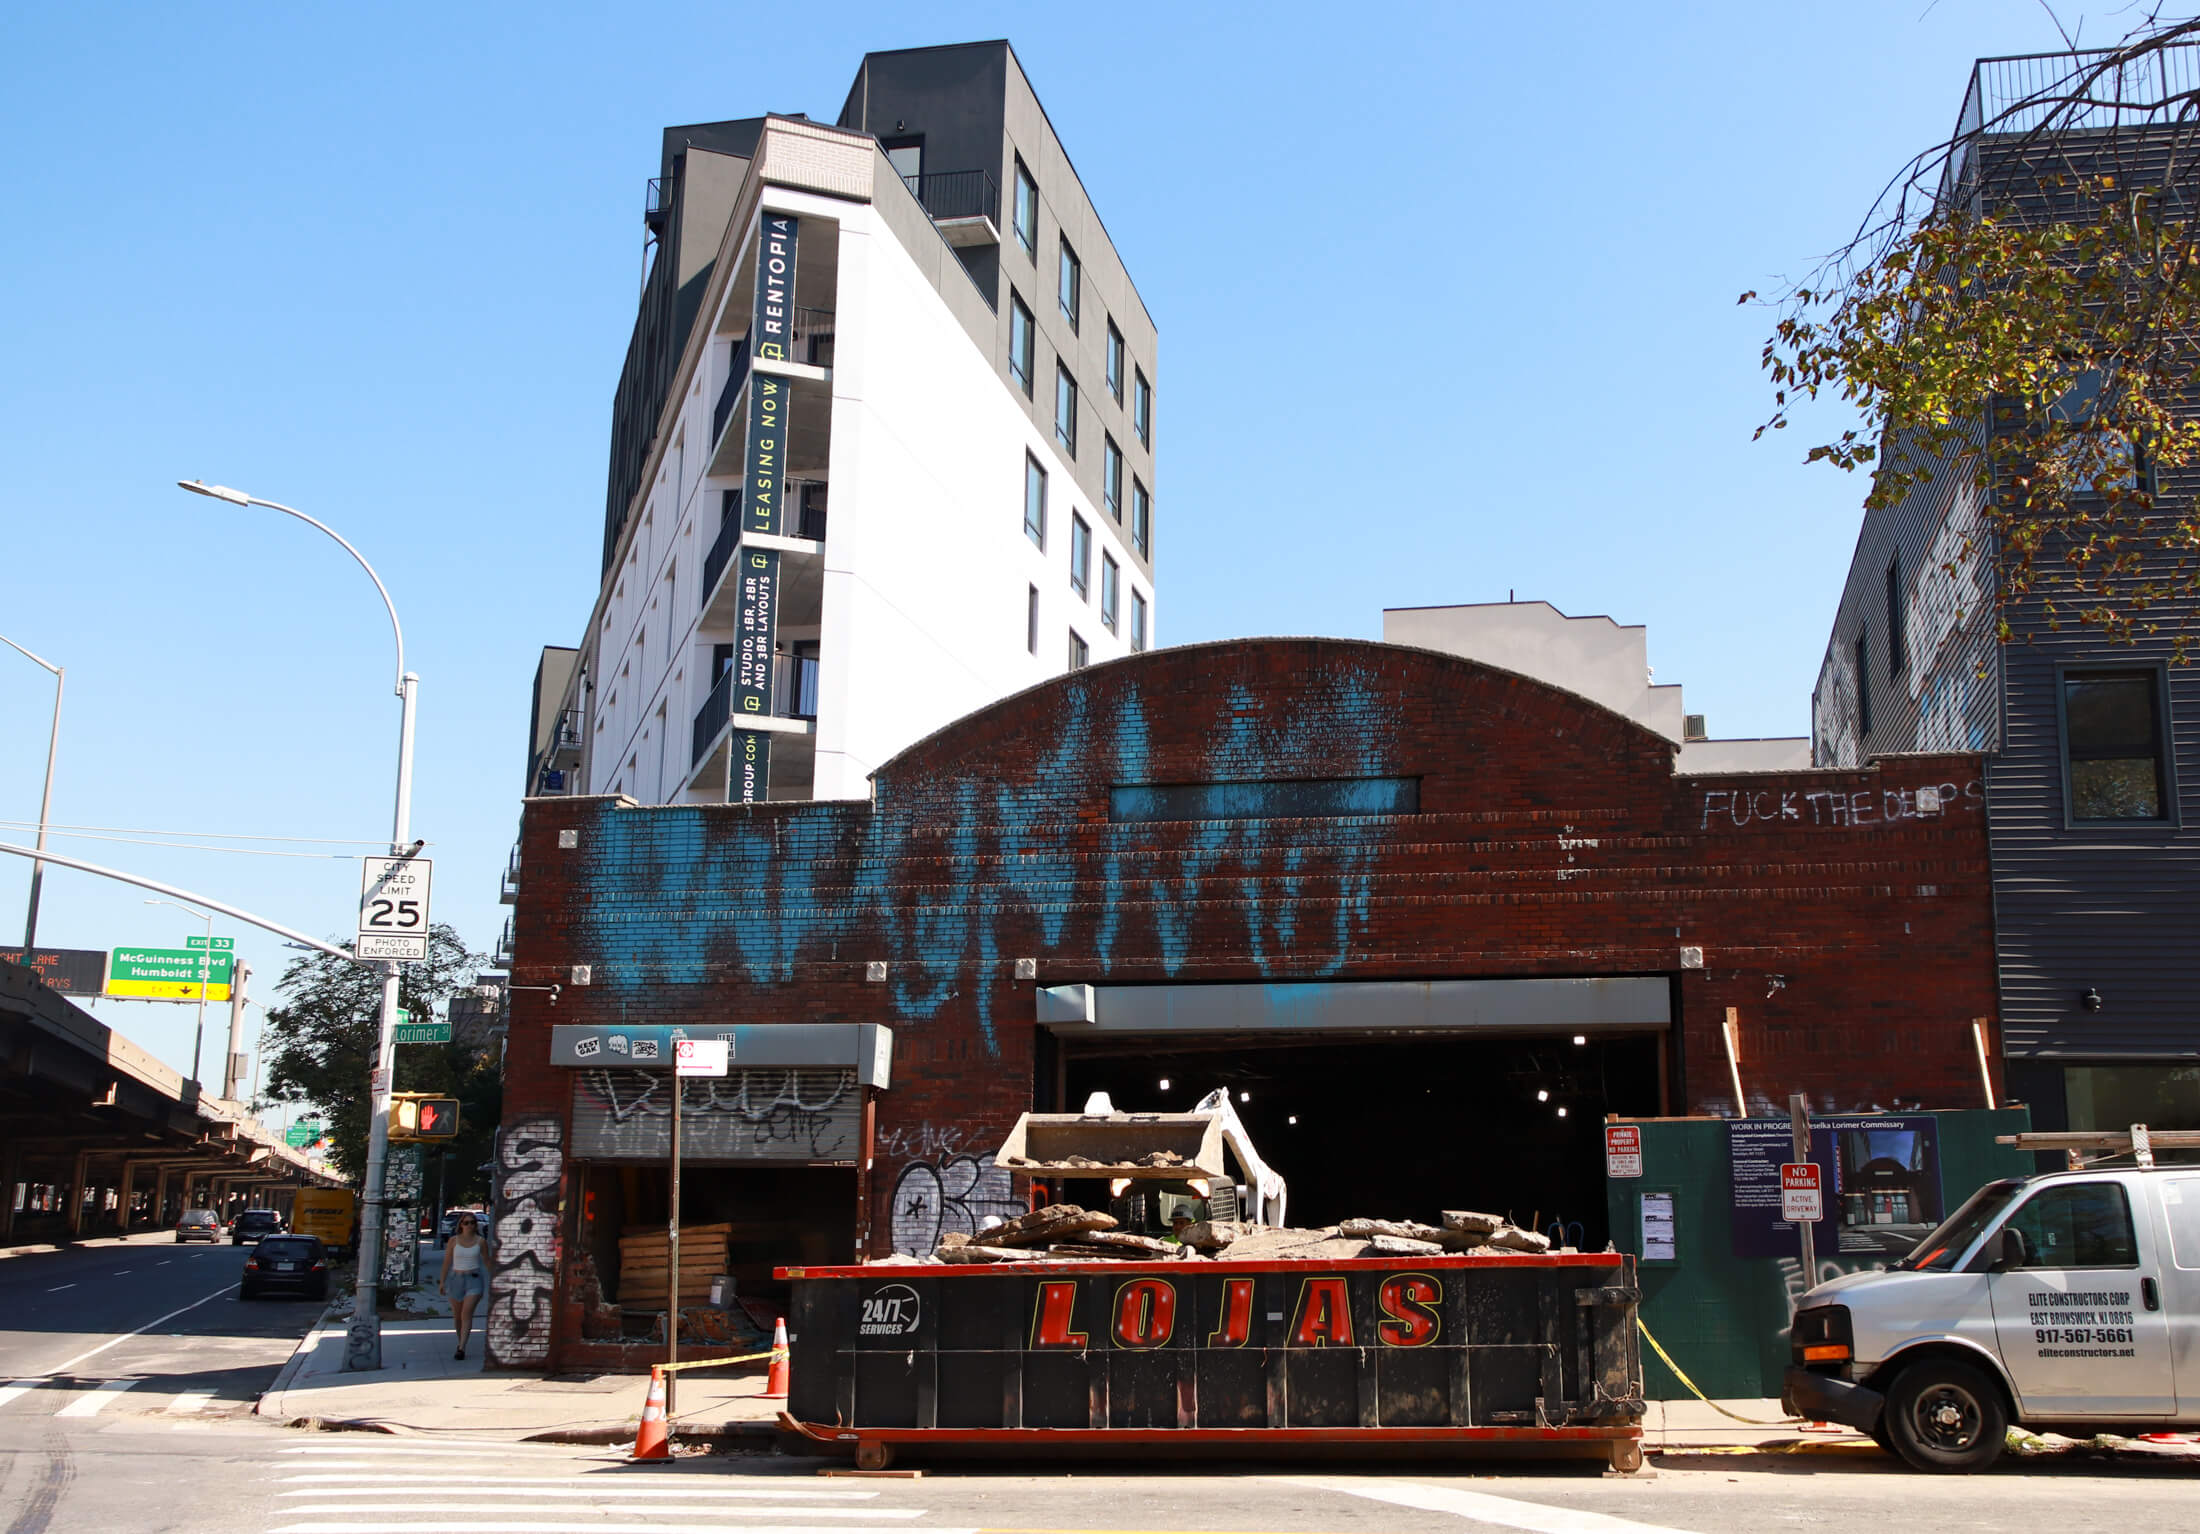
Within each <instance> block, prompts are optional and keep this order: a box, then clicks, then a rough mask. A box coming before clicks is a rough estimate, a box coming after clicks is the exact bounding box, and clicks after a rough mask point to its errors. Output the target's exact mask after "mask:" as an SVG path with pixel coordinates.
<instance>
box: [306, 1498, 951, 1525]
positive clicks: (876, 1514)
mask: <svg viewBox="0 0 2200 1534" xmlns="http://www.w3.org/2000/svg"><path fill="white" fill-rule="evenodd" d="M471 1508H472V1504H471V1503H470V1502H468V1501H449V1502H443V1503H438V1504H435V1505H432V1506H429V1507H424V1508H419V1509H413V1508H407V1509H406V1511H407V1512H413V1511H418V1512H422V1513H440V1514H445V1515H451V1514H456V1515H459V1516H461V1517H463V1516H464V1515H465V1514H466V1513H467V1512H468V1511H469V1510H470V1509H471ZM377 1511H388V1510H387V1509H382V1508H378V1507H377V1506H376V1504H375V1502H374V1500H373V1499H372V1498H366V1499H362V1500H361V1501H358V1502H329V1503H322V1502H316V1503H309V1504H305V1505H302V1506H297V1507H284V1508H279V1509H277V1512H278V1514H279V1515H280V1516H282V1517H285V1518H304V1517H309V1516H321V1515H328V1514H344V1513H368V1514H372V1513H375V1512H377ZM576 1511H578V1509H576V1508H573V1507H571V1506H568V1505H566V1504H564V1503H555V1502H552V1503H544V1504H542V1505H541V1506H539V1507H538V1506H536V1505H534V1504H532V1503H521V1504H519V1505H517V1506H502V1507H498V1508H497V1509H496V1512H497V1514H498V1515H499V1516H500V1517H519V1516H522V1515H525V1514H529V1513H550V1514H562V1515H564V1516H567V1517H570V1516H572V1514H573V1513H575V1512H576ZM591 1511H594V1512H600V1513H618V1514H628V1515H632V1516H634V1517H638V1518H655V1519H660V1520H661V1519H664V1518H669V1517H679V1516H682V1515H688V1516H695V1517H704V1516H715V1517H720V1518H724V1517H734V1518H825V1519H832V1520H839V1519H844V1518H845V1519H855V1518H922V1517H923V1516H924V1509H923V1508H921V1507H910V1508H899V1507H895V1508H887V1507H769V1506H767V1507H725V1506H722V1505H717V1504H713V1505H709V1506H701V1507H696V1506H687V1507H665V1506H662V1505H659V1504H648V1505H645V1506H642V1507H622V1506H620V1505H618V1504H617V1503H616V1502H607V1503H605V1504H604V1505H603V1506H601V1507H597V1508H593V1509H591ZM407 1526H408V1527H411V1528H425V1527H429V1525H425V1524H417V1523H410V1524H408V1525H407ZM482 1527H484V1528H489V1527H494V1525H489V1524H484V1525H482ZM683 1527H684V1525H683ZM742 1527H743V1528H747V1527H750V1525H747V1524H743V1525H742Z"/></svg>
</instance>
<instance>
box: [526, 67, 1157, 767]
mask: <svg viewBox="0 0 2200 1534" xmlns="http://www.w3.org/2000/svg"><path fill="white" fill-rule="evenodd" d="M647 225H648V230H649V239H650V244H651V251H650V253H651V258H652V262H653V264H652V266H651V267H650V271H649V276H648V279H647V282H646V284H645V286H644V289H643V292H642V297H641V305H640V312H639V313H638V314H637V316H636V319H635V326H634V334H633V339H632V342H631V343H630V346H629V348H628V352H627V358H626V363H625V367H624V370H623V372H622V373H621V375H620V379H619V384H618V390H617V395H616V398H615V400H614V403H613V409H612V435H611V454H610V471H609V476H608V485H607V491H606V500H605V507H604V536H603V548H602V567H601V575H602V582H601V587H600V590H599V592H598V596H597V599H596V603H595V606H594V609H593V610H592V611H591V612H590V614H589V617H588V627H587V631H586V633H585V634H584V635H583V636H582V638H581V640H580V643H579V645H578V646H577V653H576V654H575V655H574V656H573V657H572V658H571V660H570V662H569V663H568V662H567V661H565V660H564V659H563V658H562V657H561V658H559V660H558V664H557V666H556V667H554V668H553V669H554V670H561V669H564V667H565V666H566V665H567V664H569V665H570V675H569V677H568V679H567V681H566V685H565V687H564V689H563V692H562V694H561V695H560V696H559V697H558V698H557V699H555V700H551V699H548V698H546V697H538V698H537V700H536V704H535V723H534V731H533V735H532V737H531V739H530V743H529V744H530V756H529V763H528V779H529V786H528V792H529V793H530V794H544V793H583V794H623V795H626V796H628V797H630V798H633V799H635V800H638V801H641V802H643V803H655V804H704V803H720V802H725V801H729V800H731V801H744V800H751V801H752V800H763V799H773V800H800V799H813V798H815V799H858V798H864V797H867V796H868V795H869V793H870V787H869V779H870V775H871V773H872V772H873V771H874V770H875V769H876V768H877V767H878V766H879V765H880V764H881V763H883V762H884V761H886V760H887V759H888V758H890V757H891V756H893V755H894V754H895V753H896V752H898V751H901V750H902V749H904V748H905V747H907V746H909V745H911V744H913V743H914V742H915V741H917V740H919V739H921V738H922V737H924V736H925V735H927V734H929V733H930V732H932V731H933V730H936V729H938V728H940V727H941V726H943V725H945V724H947V723H948V722H949V721H950V720H953V719H956V718H959V717H961V716H963V715H965V714H967V713H970V712H971V711H972V710H974V709H977V708H979V707H981V706H983V705H985V704H987V703H990V702H992V701H994V700H996V699H998V698H1000V697H1003V696H1005V695H1007V694H1009V693H1012V692H1015V691H1018V690H1020V689H1022V688H1025V687H1028V686H1031V685H1033V684H1034V683H1037V682H1039V681H1042V680H1044V679H1045V678H1047V677H1050V676H1054V675H1056V674H1059V673H1061V672H1063V671H1065V670H1070V669H1074V668H1076V667H1079V666H1083V665H1087V664H1090V663H1093V662H1096V661H1101V660H1108V659H1113V658H1116V657H1118V656H1122V655H1125V654H1129V653H1131V652H1133V651H1136V650H1141V649H1144V648H1146V647H1147V646H1148V645H1149V644H1151V643H1152V642H1153V637H1154V634H1155V629H1156V622H1157V611H1156V606H1155V593H1154V581H1153V547H1154V545H1153V540H1154V524H1155V512H1154V492H1155V488H1156V483H1157V481H1156V476H1155V470H1154V462H1155V460H1154V441H1155V439H1154V430H1155V425H1154V423H1155V399H1154V391H1155V384H1156V380H1157V379H1158V377H1159V367H1158V365H1157V360H1156V334H1155V329H1154V323H1153V320H1152V318H1151V316H1149V315H1148V314H1147V312H1146V308H1145V305H1144V303H1143V302H1142V301H1141V300H1140V298H1139V296H1138V291H1137V289H1136V288H1135V287H1134V286H1133V285H1132V282H1131V279H1130V275H1129V273H1128V272H1127V271H1126V270H1125V268H1124V265H1123V262H1122V260H1121V258H1120V257H1119V256H1118V255H1117V253H1116V249H1115V246H1114V243H1113V242H1112V241H1111V240H1110V238H1109V236H1108V233H1107V230H1106V228H1105V227H1104V226H1103V225H1102V223H1101V221H1100V215H1099V213H1098V212H1097V211H1096V210H1095V209H1094V207H1093V205H1092V201H1091V199H1090V198H1089V197H1088V196H1087V195H1086V192H1085V188H1084V186H1083V184H1082V183H1081V182H1080V181H1079V179H1078V176H1077V172H1076V170H1075V168H1074V167H1073V166H1072V165H1071V163H1070V159H1069V155H1068V152H1067V151H1066V150H1065V149H1064V148H1063V146H1062V143H1061V141H1060V139H1059V138H1057V137H1056V135H1055V132H1054V128H1053V125H1052V124H1051V123H1050V122H1049V121H1048V118H1047V115H1046V112H1045V109H1044V108H1043V107H1041V105H1040V104H1039V99H1038V97H1037V95H1036V94H1035V93H1034V92H1033V90H1032V87H1031V84H1030V82H1029V81H1028V80H1027V79H1026V78H1025V75H1024V72H1023V69H1022V66H1021V65H1020V64H1019V63H1018V61H1017V58H1016V55H1015V52H1014V50H1013V49H1011V48H1010V46H1009V45H1008V44H1007V43H1006V42H988V43H972V44H966V45H960V46H954V47H941V48H919V49H909V50H903V51H899V52H892V53H875V54H871V55H868V56H867V57H866V58H865V59H864V61H863V64H862V67H861V68H860V69H859V70H858V71H857V72H856V77H855V81H854V83H853V85H852V86H851V87H850V88H849V91H848V96H847V100H846V102H845V103H844V104H843V106H842V108H841V111H840V115H839V119H838V121H837V122H835V123H833V124H831V125H827V124H825V123H822V122H816V121H812V120H810V119H808V118H806V117H802V116H799V115H797V116H780V115H770V116H763V117H753V118H745V119H740V120H735V121H727V122H716V123H703V124H693V125H688V126H684V127H674V128H668V129H666V130H665V134H664V144H663V152H662V156H661V161H660V164H659V166H658V175H657V178H656V179H655V180H653V181H651V182H650V184H649V199H648V204H647ZM538 691H540V684H539V682H538Z"/></svg>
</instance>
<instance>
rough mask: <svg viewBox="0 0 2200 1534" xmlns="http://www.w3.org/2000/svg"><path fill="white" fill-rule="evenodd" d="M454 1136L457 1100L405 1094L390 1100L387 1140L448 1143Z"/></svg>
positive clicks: (455, 1132) (456, 1127) (456, 1131)
mask: <svg viewBox="0 0 2200 1534" xmlns="http://www.w3.org/2000/svg"><path fill="white" fill-rule="evenodd" d="M457 1133H458V1099H457V1098H455V1097H419V1096H415V1095H412V1094H405V1095H402V1096H396V1097H392V1098H391V1099H390V1138H391V1139H393V1140H448V1139H450V1138H451V1137H452V1136H454V1135H456V1134H457Z"/></svg>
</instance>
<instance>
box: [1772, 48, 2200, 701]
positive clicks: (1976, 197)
mask: <svg viewBox="0 0 2200 1534" xmlns="http://www.w3.org/2000/svg"><path fill="white" fill-rule="evenodd" d="M2066 41H2068V42H2070V43H2071V45H2072V50H2071V51H2070V52H2069V53H2066V54H2057V55H2046V56H2042V57H2039V58H2029V59H2008V60H1982V61H1981V62H1980V64H1979V66H1978V68H1977V70H1976V71H1975V72H1974V74H1973V77H1972V84H1971V89H1970V93H1969V95H1968V96H1967V97H1966V100H1965V104H1964V108H1963V112H1962V114H1961V116H1960V118H1959V120H1958V123H1957V127H1956V131H1955V132H1954V133H1953V134H1952V135H1951V136H1950V137H1949V138H1948V139H1947V140H1946V141H1944V142H1942V143H1940V144H1938V145H1935V146H1933V147H1932V148H1931V149H1929V150H1927V151H1926V152H1924V153H1922V154H1920V155H1919V156H1917V157H1916V158H1915V159H1913V160H1912V161H1911V162H1910V163H1909V164H1908V165H1907V166H1905V167H1904V168H1903V170H1902V171H1901V172H1900V174H1898V175H1897V176H1896V177H1895V178H1894V179H1893V180H1892V181H1891V182H1890V183H1889V185H1888V187H1887V188H1886V190H1885V191H1884V192H1883V193H1882V195H1881V197H1880V199H1879V200H1878V202H1877V203H1875V204H1874V206H1873V207H1872V209H1871V210H1870V213H1869V214H1868V216H1867V217H1866V218H1865V219H1864V221H1863V223H1862V225H1861V226H1860V227H1859V229H1858V230H1857V232H1856V233H1855V235H1854V236H1853V237H1852V238H1851V239H1850V240H1849V241H1848V242H1847V243H1846V244H1845V245H1843V246H1842V247H1841V248H1840V249H1839V250H1837V251H1835V252H1834V253H1833V254H1832V255H1831V256H1829V257H1827V258H1826V259H1825V260H1824V261H1823V262H1822V263H1821V264H1820V265H1819V266H1818V267H1817V269H1816V270H1815V271H1814V272H1813V273H1812V274H1811V275H1810V276H1809V277H1808V278H1806V279H1805V280H1804V281H1802V282H1799V283H1797V284H1795V285H1794V286H1792V287H1791V288H1789V289H1788V290H1787V291H1786V292H1785V293H1783V294H1780V295H1778V296H1776V297H1775V298H1773V299H1771V300H1770V302H1771V304H1772V305H1773V307H1774V308H1775V309H1776V311H1777V313H1778V319H1777V322H1776V324H1775V327H1774V329H1773V333H1772V335H1771V336H1770V338H1769V339H1768V340H1767V341H1766V343H1765V347H1764V354H1763V362H1764V367H1765V369H1766V371H1767V373H1768V374H1769V376H1770V379H1771V382H1772V386H1773V390H1774V410H1773V413H1772V416H1771V418H1770V419H1769V420H1768V421H1767V422H1766V423H1765V425H1764V426H1763V427H1761V428H1759V432H1758V435H1759V436H1760V437H1762V436H1764V435H1765V434H1766V433H1767V432H1777V431H1781V430H1784V429H1786V428H1787V427H1788V426H1789V424H1790V422H1791V412H1792V411H1794V410H1795V409H1796V408H1797V407H1798V406H1799V405H1801V404H1803V403H1804V402H1806V401H1811V400H1817V399H1822V398H1835V399H1839V400H1841V401H1844V402H1845V403H1846V404H1847V405H1848V406H1850V407H1851V408H1853V409H1854V410H1855V411H1857V412H1858V413H1860V414H1861V415H1862V416H1863V422H1862V424H1861V425H1860V426H1858V427H1856V428H1854V429H1851V430H1847V431H1843V432H1841V433H1839V434H1838V435H1835V436H1832V437H1830V438H1829V439H1827V440H1822V441H1819V442H1818V443H1816V444H1815V445H1813V446H1811V447H1810V448H1809V450H1808V453H1807V459H1808V461H1811V462H1820V463H1830V464H1832V465H1834V466H1836V467H1838V468H1842V469H1848V470H1859V469H1861V470H1868V471H1869V472H1870V473H1871V474H1872V487H1871V491H1870V494H1869V496H1868V498H1867V501H1866V505H1867V506H1868V507H1871V508H1873V509H1879V508H1886V507H1893V506H1896V505H1899V504H1901V503H1902V502H1904V501H1905V500H1909V499H1911V498H1914V497H1920V496H1924V497H1930V498H1931V500H1932V502H1933V503H1934V504H1933V505H1932V506H1931V507H1930V508H1927V510H1928V512H1929V514H1930V517H1931V520H1932V521H1933V522H1934V523H1935V524H1937V525H1941V526H1948V525H1951V524H1952V525H1954V526H1956V527H1957V528H1958V530H1959V533H1960V534H1961V536H1959V537H1957V538H1956V539H1954V540H1953V541H1952V542H1944V544H1943V552H1944V553H1945V556H1946V559H1947V560H1948V568H1949V569H1950V572H1951V573H1953V565H1954V563H1955V562H1959V561H1967V560H1972V559H1978V560H1983V561H1985V562H1986V563H1987V565H1988V567H1989V568H1990V570H1991V574H1992V579H1991V580H1990V581H1982V582H1981V583H1980V584H1981V585H1982V586H1983V587H1984V589H1985V590H1986V591H1987V592H1988V593H1989V594H1990V595H1989V600H1990V601H1991V602H1992V604H1993V606H1994V609H1995V611H1994V613H1993V625H1994V631H1995V633H1996V637H1998V638H1999V639H2001V640H2002V641H2004V642H2006V641H2008V640H2010V639H2012V638H2016V637H2021V636H2022V635H2023V634H2024V633H2026V632H2028V631H2029V630H2030V628H2031V627H2032V626H2034V625H2037V626H2041V627H2045V628H2048V629H2058V628H2061V627H2063V626H2064V625H2066V624H2076V625H2080V626H2083V627H2085V628H2087V629H2090V630H2093V631H2095V632H2098V633H2101V634H2103V635H2106V636H2107V637H2109V638H2111V639H2113V640H2117V641H2123V642H2130V641H2133V640H2136V639H2139V638H2142V637H2149V636H2162V637H2166V638H2167V639H2169V640H2170V641H2171V643H2172V647H2173V652H2174V654H2175V655H2176V656H2177V657H2178V658H2183V656H2184V651H2185V646H2186V642H2187V640H2188V639H2189V637H2190V630H2191V627H2192V621H2193V618H2194V615H2195V598H2200V495H2196V491H2200V248H2196V245H2195V239H2196V236H2200V228H2196V222H2200V220H2196V215H2200V19H2183V20H2180V19H2173V18H2168V17H2165V16H2164V15H2163V14H2162V13H2161V12H2160V11H2159V10H2156V11H2153V12H2151V13H2149V14H2146V15H2145V16H2143V17H2142V18H2141V19H2140V21H2139V24H2138V25H2137V26H2136V27H2134V28H2133V29H2132V30H2131V31H2130V32H2129V33H2127V34H2126V35H2125V36H2124V37H2123V38H2122V39H2121V40H2120V41H2119V42H2118V43H2117V44H2116V45H2115V46H2114V47H2111V48H2106V49H2098V50H2093V51H2080V50H2078V49H2077V47H2076V40H2075V39H2073V38H2069V37H2067V35H2066ZM1742 297H1743V301H1744V302H1745V303H1746V302H1750V301H1753V300H1755V299H1757V297H1758V295H1757V294H1755V293H1745V294H1744V295H1743V296H1742Z"/></svg>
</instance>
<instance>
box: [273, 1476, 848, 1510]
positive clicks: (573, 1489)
mask: <svg viewBox="0 0 2200 1534" xmlns="http://www.w3.org/2000/svg"><path fill="white" fill-rule="evenodd" d="M644 1477H647V1479H646V1481H645V1480H644ZM669 1479H677V1480H682V1481H697V1480H702V1479H703V1478H702V1477H701V1476H697V1475H693V1474H685V1473H682V1472H679V1471H674V1472H673V1473H672V1476H671V1477H667V1476H665V1475H664V1474H662V1473H660V1472H656V1471H652V1470H647V1469H645V1470H643V1471H641V1472H640V1473H639V1474H635V1473H632V1472H629V1471H626V1470H623V1469H622V1470H612V1471H608V1472H607V1471H601V1470H599V1471H595V1472H592V1473H587V1474H583V1475H572V1476H558V1477H555V1478H553V1477H550V1476H523V1475H493V1476H468V1477H467V1478H466V1480H465V1483H464V1487H463V1490H464V1492H465V1494H466V1495H467V1496H469V1497H473V1496H485V1497H532V1496H536V1495H538V1493H537V1492H536V1491H534V1490H531V1489H530V1488H534V1487H565V1488H567V1491H566V1492H562V1493H560V1495H568V1494H569V1495H572V1496H589V1497H731V1498H741V1499H763V1500H766V1501H769V1500H771V1499H773V1498H778V1499H780V1500H782V1501H784V1500H788V1499H799V1500H804V1501H819V1502H854V1501H867V1500H869V1499H871V1498H873V1497H876V1496H877V1495H878V1493H877V1492H875V1491H865V1490H858V1489H855V1488H846V1489H843V1488H841V1487H838V1486H832V1487H826V1486H786V1487H779V1486H772V1487H764V1486H727V1485H724V1484H723V1483H722V1481H721V1478H720V1476H719V1475H718V1473H716V1472H713V1473H712V1474H711V1475H710V1477H709V1483H708V1484H705V1485H702V1486H698V1487H696V1488H695V1489H694V1490H692V1491H688V1490H682V1489H681V1488H679V1487H678V1486H674V1485H669V1484H667V1482H668V1480H669ZM591 1483H592V1484H591ZM283 1484H284V1485H285V1486H311V1487H313V1488H314V1489H313V1490H312V1491H286V1492H281V1493H279V1495H281V1496H285V1497H325V1496H330V1495H333V1494H335V1493H336V1492H338V1491H339V1490H345V1491H363V1492H365V1491H371V1492H375V1493H378V1494H386V1495H388V1496H392V1497H439V1496H444V1495H447V1494H449V1493H451V1492H452V1491H454V1490H457V1489H460V1488H454V1487H453V1485H452V1483H451V1478H450V1477H449V1476H445V1475H378V1476H375V1477H374V1478H373V1479H372V1480H368V1479H366V1478H364V1477H361V1476H356V1475H286V1476H284V1477H283Z"/></svg>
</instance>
